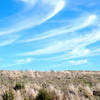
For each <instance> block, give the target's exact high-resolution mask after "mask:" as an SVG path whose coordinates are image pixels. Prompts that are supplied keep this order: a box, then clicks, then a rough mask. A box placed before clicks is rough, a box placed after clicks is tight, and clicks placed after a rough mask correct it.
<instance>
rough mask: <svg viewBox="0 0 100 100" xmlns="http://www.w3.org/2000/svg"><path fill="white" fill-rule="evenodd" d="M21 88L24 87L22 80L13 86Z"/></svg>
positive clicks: (17, 88)
mask: <svg viewBox="0 0 100 100" xmlns="http://www.w3.org/2000/svg"><path fill="white" fill-rule="evenodd" d="M23 88H24V83H22V82H17V83H16V85H15V87H14V89H15V90H20V89H23Z"/></svg>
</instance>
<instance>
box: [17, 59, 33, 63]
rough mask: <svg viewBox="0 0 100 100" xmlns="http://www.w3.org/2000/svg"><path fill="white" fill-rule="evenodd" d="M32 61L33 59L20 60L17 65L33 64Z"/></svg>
mask: <svg viewBox="0 0 100 100" xmlns="http://www.w3.org/2000/svg"><path fill="white" fill-rule="evenodd" d="M32 60H33V59H32V58H26V59H18V60H16V64H26V63H30V62H32Z"/></svg>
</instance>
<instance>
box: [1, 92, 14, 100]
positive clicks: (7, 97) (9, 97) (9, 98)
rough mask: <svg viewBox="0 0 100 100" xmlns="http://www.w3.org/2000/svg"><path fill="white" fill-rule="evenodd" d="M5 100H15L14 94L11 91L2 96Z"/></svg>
mask: <svg viewBox="0 0 100 100" xmlns="http://www.w3.org/2000/svg"><path fill="white" fill-rule="evenodd" d="M2 98H3V100H14V93H13V92H12V91H11V90H9V91H6V92H5V93H4V94H3V95H2Z"/></svg>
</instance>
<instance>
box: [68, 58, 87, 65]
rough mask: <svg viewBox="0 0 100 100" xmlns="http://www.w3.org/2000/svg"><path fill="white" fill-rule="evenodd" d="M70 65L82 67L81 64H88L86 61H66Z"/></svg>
mask: <svg viewBox="0 0 100 100" xmlns="http://www.w3.org/2000/svg"><path fill="white" fill-rule="evenodd" d="M68 62H69V63H70V64H71V65H82V64H86V63H88V60H87V59H84V60H71V61H68Z"/></svg>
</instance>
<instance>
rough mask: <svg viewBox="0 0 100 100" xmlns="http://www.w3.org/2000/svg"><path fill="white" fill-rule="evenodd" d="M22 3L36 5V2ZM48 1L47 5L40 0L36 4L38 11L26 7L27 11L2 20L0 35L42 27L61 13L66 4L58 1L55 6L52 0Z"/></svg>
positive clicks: (31, 0)
mask: <svg viewBox="0 0 100 100" xmlns="http://www.w3.org/2000/svg"><path fill="white" fill-rule="evenodd" d="M22 1H23V2H26V3H27V2H28V3H32V2H34V3H35V1H34V0H22ZM47 1H48V2H47V3H46V4H45V3H43V0H38V1H37V3H35V4H36V5H35V6H37V7H36V9H35V8H34V6H33V7H31V8H27V7H26V10H25V9H24V10H23V11H21V12H19V13H18V14H15V16H12V17H8V18H7V19H4V20H2V21H1V23H0V28H1V29H2V30H0V35H4V34H11V33H14V32H18V31H22V30H25V29H28V28H31V27H35V26H37V25H40V24H42V23H44V22H45V21H47V20H48V19H50V18H52V17H53V16H55V15H56V14H57V13H58V12H60V11H61V10H62V9H63V7H64V4H65V1H64V0H57V1H56V2H53V4H52V2H51V1H50V0H47ZM40 3H41V4H40ZM45 8H48V9H45ZM2 24H3V26H2Z"/></svg>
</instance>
